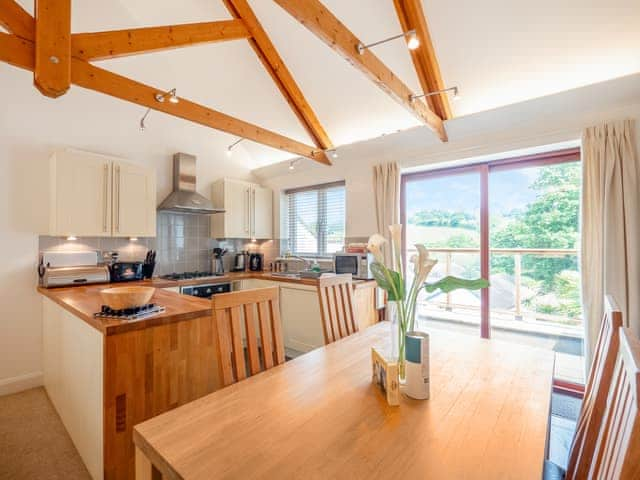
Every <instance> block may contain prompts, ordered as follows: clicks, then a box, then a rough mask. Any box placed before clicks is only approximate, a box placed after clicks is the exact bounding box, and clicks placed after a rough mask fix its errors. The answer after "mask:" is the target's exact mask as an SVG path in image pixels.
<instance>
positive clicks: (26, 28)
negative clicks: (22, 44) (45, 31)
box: [0, 0, 36, 40]
mask: <svg viewBox="0 0 640 480" xmlns="http://www.w3.org/2000/svg"><path fill="white" fill-rule="evenodd" d="M0 25H1V26H2V27H3V28H5V29H6V30H8V31H9V32H10V33H13V34H14V35H17V36H18V37H20V38H26V39H27V40H34V32H35V31H36V27H35V20H34V19H33V17H32V16H31V15H29V13H27V12H26V11H25V10H24V9H23V8H22V7H21V6H20V5H19V4H18V3H17V2H16V1H15V0H0Z"/></svg>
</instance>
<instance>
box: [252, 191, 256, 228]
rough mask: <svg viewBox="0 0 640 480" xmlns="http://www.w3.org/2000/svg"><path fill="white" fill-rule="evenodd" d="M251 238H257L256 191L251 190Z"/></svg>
mask: <svg viewBox="0 0 640 480" xmlns="http://www.w3.org/2000/svg"><path fill="white" fill-rule="evenodd" d="M251 236H252V237H255V236H256V191H255V190H251Z"/></svg>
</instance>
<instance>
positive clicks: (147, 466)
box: [136, 447, 162, 480]
mask: <svg viewBox="0 0 640 480" xmlns="http://www.w3.org/2000/svg"><path fill="white" fill-rule="evenodd" d="M136 480H162V474H161V473H160V471H158V469H157V468H156V467H154V466H153V464H152V463H151V462H150V461H149V459H148V458H147V456H146V455H145V454H144V453H143V452H142V450H140V449H139V448H138V447H136Z"/></svg>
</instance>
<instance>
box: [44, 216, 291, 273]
mask: <svg viewBox="0 0 640 480" xmlns="http://www.w3.org/2000/svg"><path fill="white" fill-rule="evenodd" d="M157 215H158V216H157V218H156V224H157V236H156V238H138V240H135V241H132V240H130V239H128V238H110V237H104V238H103V237H79V238H78V239H77V240H73V241H71V240H67V239H66V238H64V237H49V236H41V237H40V238H39V250H40V251H41V252H43V251H51V250H67V251H71V250H73V251H79V250H98V251H102V252H104V251H116V252H118V253H119V258H120V260H125V261H126V260H132V261H135V260H143V259H144V257H145V254H146V252H147V250H156V251H157V252H158V253H157V256H156V269H155V272H154V275H165V274H169V273H173V272H186V271H194V270H199V271H207V270H210V269H211V265H210V255H211V250H212V249H213V248H215V247H220V248H227V249H228V250H229V253H228V254H227V255H225V257H224V267H225V270H226V271H229V270H230V269H231V267H232V266H233V255H234V253H235V252H236V251H241V250H250V251H258V252H261V253H264V255H265V268H267V267H268V266H269V263H270V262H271V261H272V258H274V257H275V256H276V255H277V253H276V252H277V251H278V250H279V248H278V245H277V243H276V242H274V241H271V240H270V241H267V242H260V243H247V242H246V240H240V239H228V240H216V239H212V238H210V237H209V235H210V221H211V217H210V216H208V215H187V214H180V213H173V212H158V214H157Z"/></svg>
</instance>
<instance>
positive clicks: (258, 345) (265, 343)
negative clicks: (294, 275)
mask: <svg viewBox="0 0 640 480" xmlns="http://www.w3.org/2000/svg"><path fill="white" fill-rule="evenodd" d="M278 295H279V288H278V287H269V288H259V289H255V290H243V291H239V292H232V293H222V294H219V295H214V296H213V297H212V300H211V303H212V308H213V326H214V327H213V333H214V340H215V342H216V345H217V347H218V348H217V350H218V358H217V363H218V370H219V372H220V380H221V383H222V385H223V386H227V385H230V384H232V383H236V382H239V381H240V380H244V379H245V378H247V376H250V375H255V374H256V373H260V372H261V371H263V370H267V369H269V368H272V367H274V366H275V365H280V364H282V363H284V361H285V356H284V341H283V339H282V323H281V320H280V303H279V301H278ZM245 345H246V346H245Z"/></svg>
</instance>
